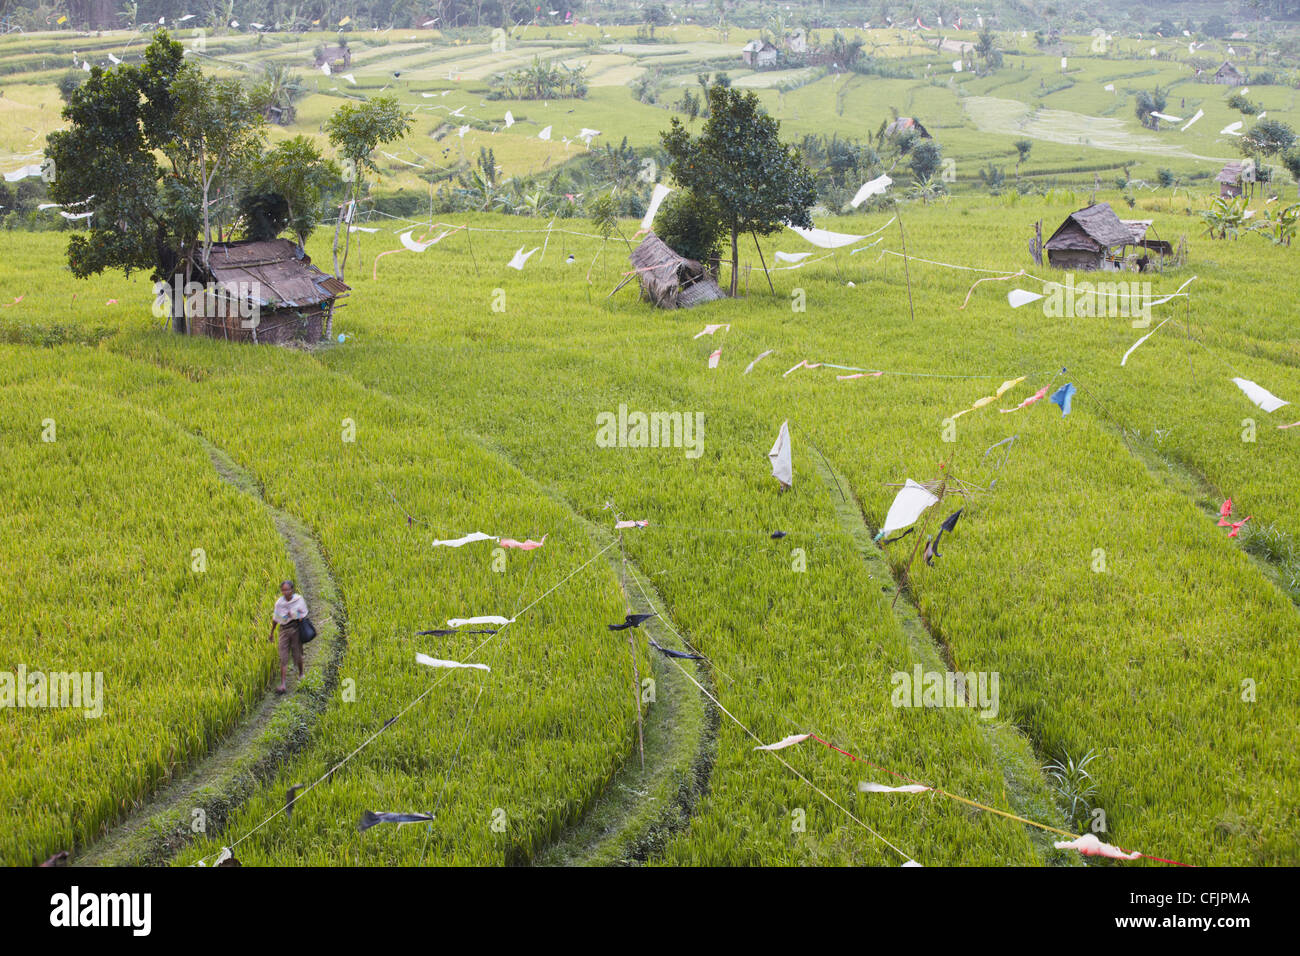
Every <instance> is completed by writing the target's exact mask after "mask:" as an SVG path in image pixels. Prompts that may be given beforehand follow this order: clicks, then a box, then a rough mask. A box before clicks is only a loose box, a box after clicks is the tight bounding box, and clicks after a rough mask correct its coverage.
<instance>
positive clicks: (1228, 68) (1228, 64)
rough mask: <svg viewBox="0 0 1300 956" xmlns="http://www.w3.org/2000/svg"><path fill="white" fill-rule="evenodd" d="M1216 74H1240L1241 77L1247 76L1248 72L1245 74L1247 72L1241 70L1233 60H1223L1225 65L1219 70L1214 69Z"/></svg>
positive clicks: (1234, 75) (1235, 75)
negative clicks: (1233, 63) (1234, 64)
mask: <svg viewBox="0 0 1300 956" xmlns="http://www.w3.org/2000/svg"><path fill="white" fill-rule="evenodd" d="M1214 75H1215V76H1233V77H1237V76H1240V77H1245V75H1246V74H1245V73H1242V72H1241V70H1239V69H1237V68H1236V67H1235V66H1233V65H1232V61H1231V60H1224V61H1223V66H1221V67H1219V68H1218V69H1217V70H1215V71H1214Z"/></svg>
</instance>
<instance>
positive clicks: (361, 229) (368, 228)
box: [348, 226, 379, 232]
mask: <svg viewBox="0 0 1300 956" xmlns="http://www.w3.org/2000/svg"><path fill="white" fill-rule="evenodd" d="M378 231H379V229H378V228H377V227H375V226H348V232H378Z"/></svg>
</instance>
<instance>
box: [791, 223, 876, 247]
mask: <svg viewBox="0 0 1300 956" xmlns="http://www.w3.org/2000/svg"><path fill="white" fill-rule="evenodd" d="M790 228H791V229H793V230H794V231H795V232H797V233H799V235H801V236H803V238H805V239H807V240H808V241H809V242H811V243H812V244H813V245H814V246H820V247H821V248H822V249H838V248H840V246H849V245H852V244H853V243H855V242H858V241H859V240H861V239H865V238H867V237H866V236H850V235H849V234H848V233H844V232H830V231H828V230H826V229H801V228H800V227H799V226H791V227H790Z"/></svg>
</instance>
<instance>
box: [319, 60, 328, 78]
mask: <svg viewBox="0 0 1300 956" xmlns="http://www.w3.org/2000/svg"><path fill="white" fill-rule="evenodd" d="M320 71H321V72H322V73H324V74H325V75H326V76H329V75H330V65H329V64H328V63H322V64H321V65H320Z"/></svg>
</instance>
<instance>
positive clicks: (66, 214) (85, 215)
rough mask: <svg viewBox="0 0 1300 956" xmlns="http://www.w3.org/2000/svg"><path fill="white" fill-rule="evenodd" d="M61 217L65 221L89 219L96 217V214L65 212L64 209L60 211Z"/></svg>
mask: <svg viewBox="0 0 1300 956" xmlns="http://www.w3.org/2000/svg"><path fill="white" fill-rule="evenodd" d="M59 215H60V216H62V217H63V218H64V219H89V218H90V217H91V216H93V215H94V213H93V212H64V211H63V210H62V209H60V210H59Z"/></svg>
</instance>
